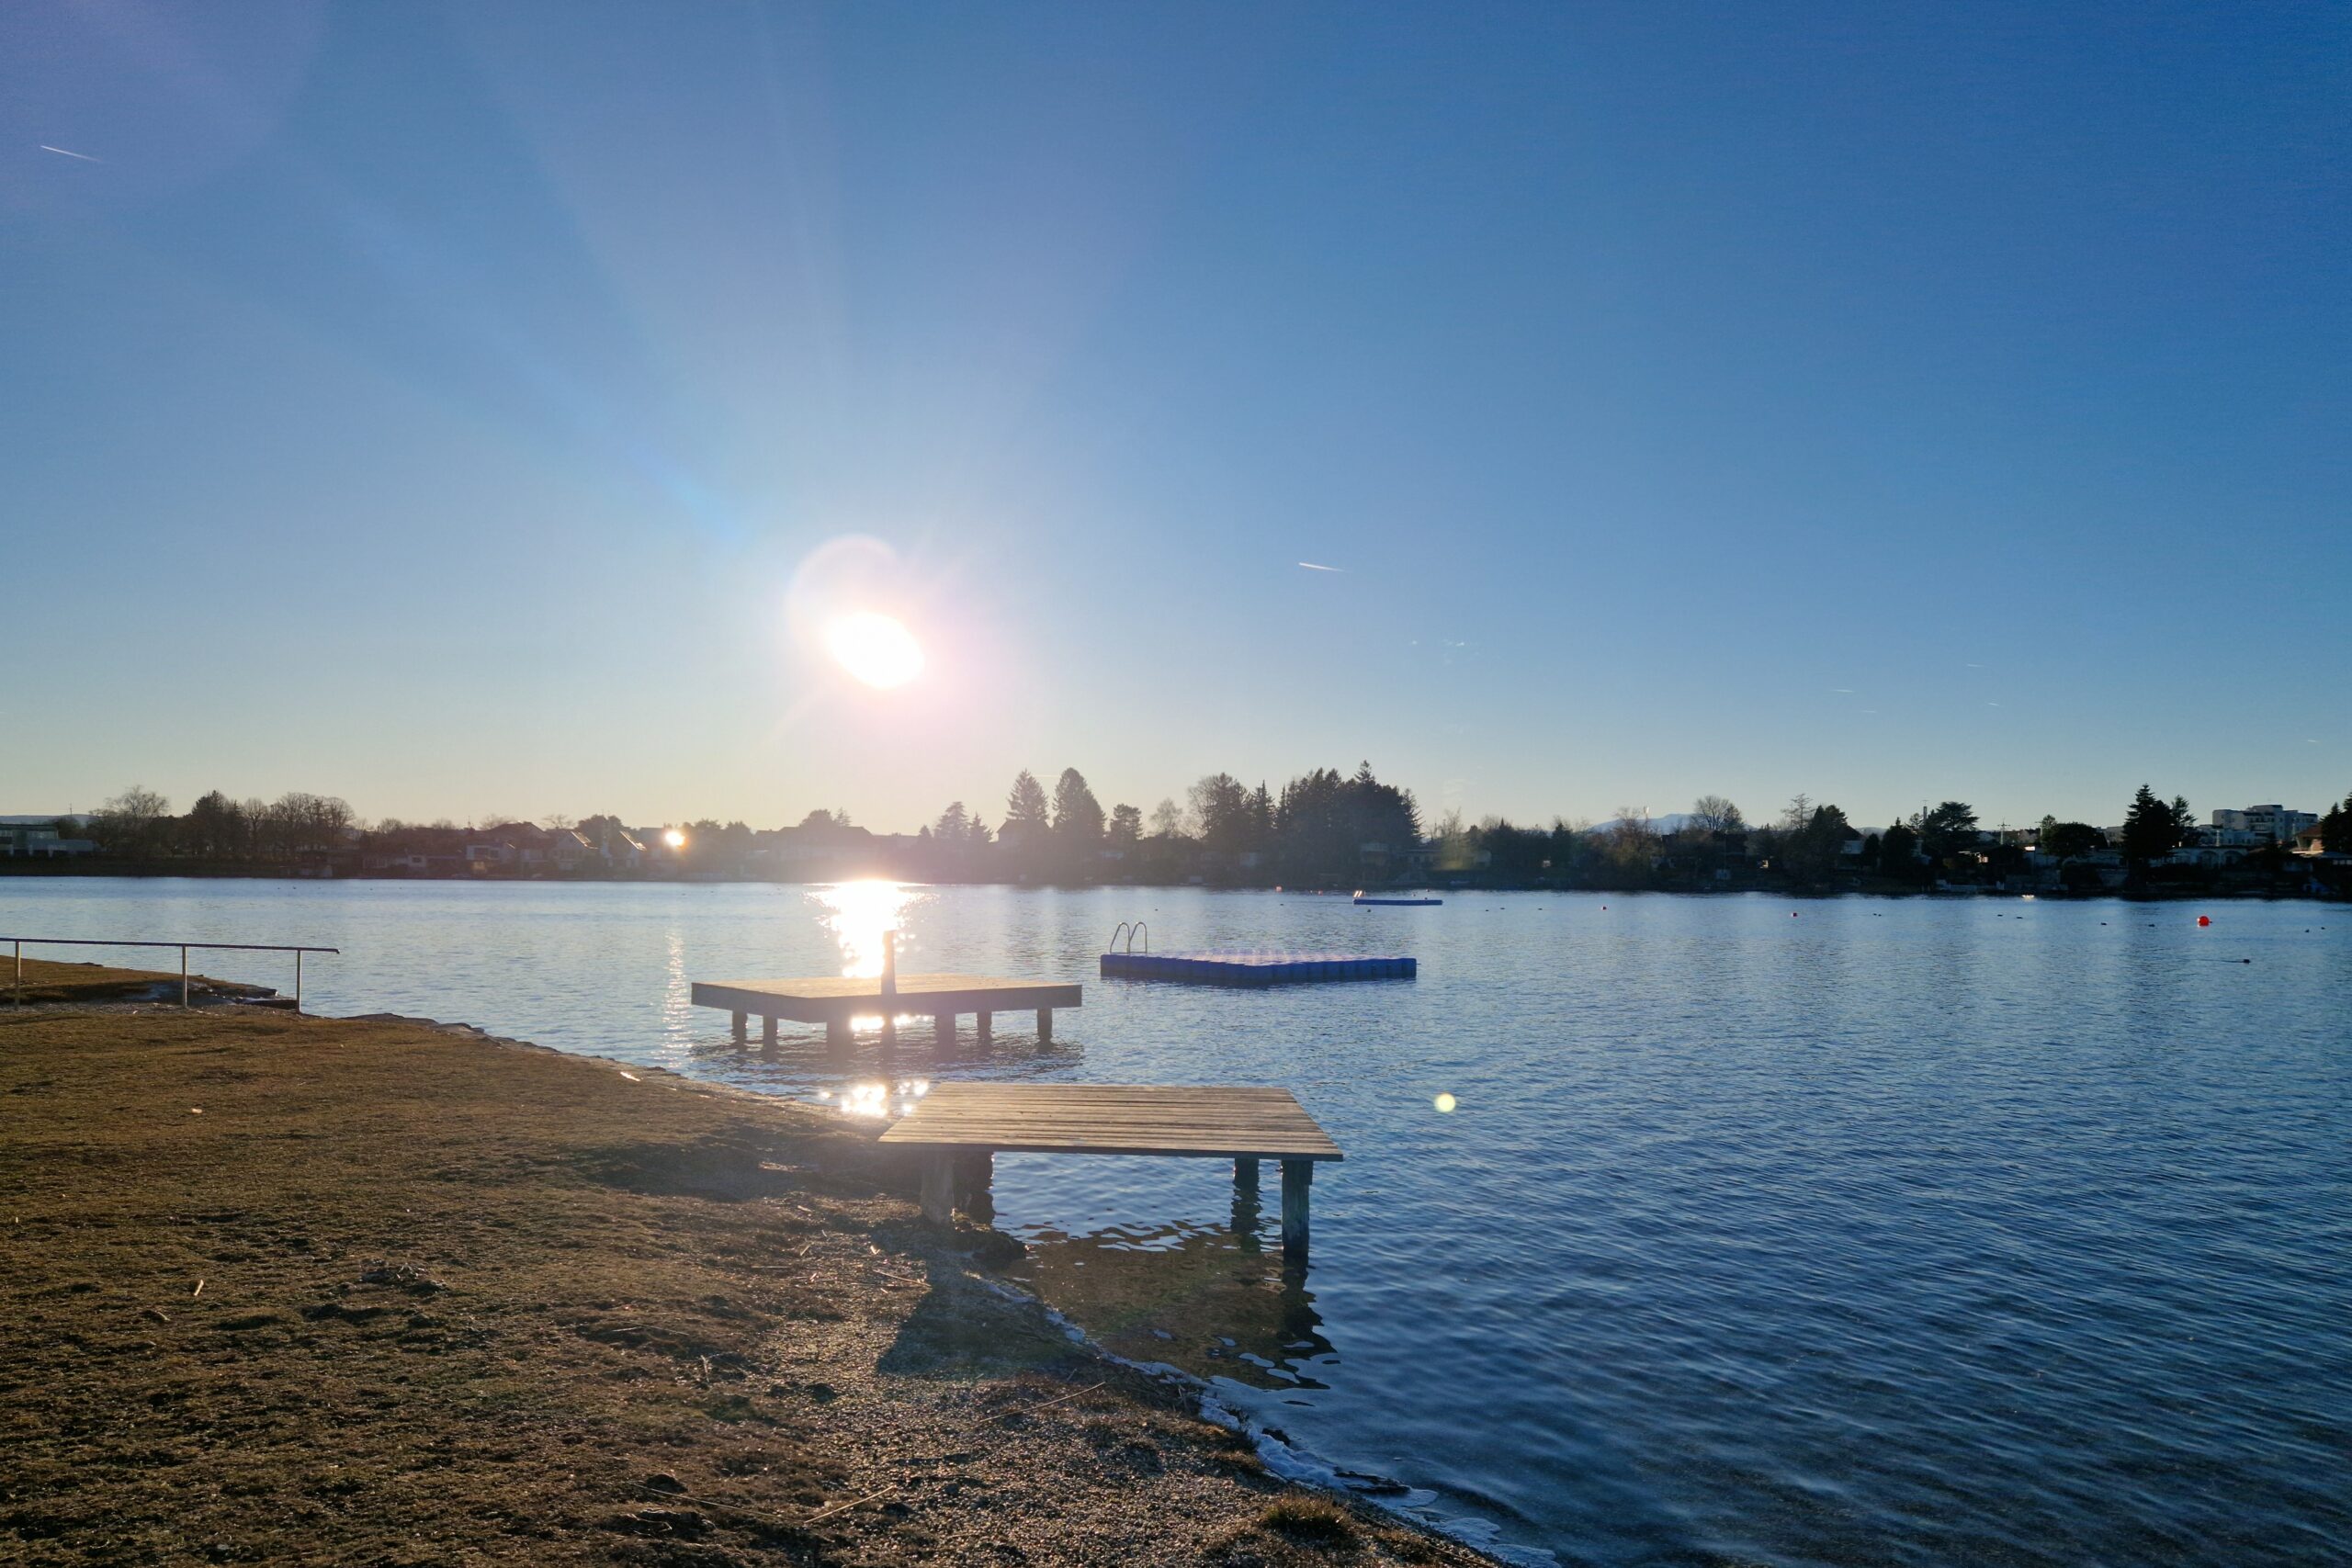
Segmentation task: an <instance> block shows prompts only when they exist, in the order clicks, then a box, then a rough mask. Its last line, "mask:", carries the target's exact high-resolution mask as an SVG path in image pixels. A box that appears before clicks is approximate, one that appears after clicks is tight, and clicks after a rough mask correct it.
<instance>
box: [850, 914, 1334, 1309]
mask: <svg viewBox="0 0 2352 1568" xmlns="http://www.w3.org/2000/svg"><path fill="white" fill-rule="evenodd" d="M1106 956H1116V957H1125V956H1127V955H1126V954H1125V953H1119V954H1106ZM1134 956H1136V958H1141V957H1143V956H1144V954H1142V953H1136V954H1135V955H1134ZM881 1141H882V1142H883V1143H885V1144H891V1145H899V1146H902V1147H905V1146H910V1147H913V1148H916V1149H920V1150H922V1159H923V1165H922V1212H923V1215H924V1217H925V1218H926V1219H929V1220H931V1221H932V1222H933V1223H934V1224H949V1223H951V1221H952V1219H953V1213H954V1211H955V1210H956V1209H958V1208H960V1209H963V1210H964V1211H965V1212H966V1213H973V1214H976V1215H983V1214H985V1213H992V1212H993V1209H994V1204H993V1201H991V1199H990V1198H989V1186H990V1178H991V1176H992V1174H993V1166H994V1161H995V1156H996V1155H997V1154H998V1153H999V1152H1010V1151H1013V1150H1020V1151H1024V1152H1027V1153H1033V1154H1072V1155H1174V1156H1187V1155H1189V1156H1196V1157H1207V1158H1214V1159H1228V1158H1229V1159H1231V1160H1232V1161H1233V1180H1234V1185H1235V1187H1236V1189H1237V1190H1238V1191H1239V1192H1241V1193H1243V1194H1248V1195H1251V1196H1254V1195H1255V1194H1256V1192H1257V1190H1258V1162H1259V1161H1260V1160H1261V1159H1277V1160H1280V1161H1282V1167H1283V1252H1284V1253H1285V1254H1287V1255H1288V1256H1289V1257H1290V1258H1292V1259H1293V1260H1294V1261H1296V1262H1300V1263H1304V1262H1305V1260H1306V1236H1307V1229H1306V1205H1307V1191H1308V1187H1309V1184H1310V1183H1311V1182H1312V1181H1313V1180H1314V1179H1315V1167H1316V1164H1317V1162H1318V1161H1322V1160H1336V1159H1340V1158H1344V1157H1345V1156H1342V1155H1341V1154H1340V1145H1337V1144H1335V1143H1333V1142H1332V1141H1331V1138H1330V1135H1329V1134H1327V1133H1325V1132H1324V1131H1323V1129H1322V1128H1321V1127H1319V1126H1317V1124H1316V1122H1315V1119H1314V1118H1313V1117H1312V1116H1309V1115H1308V1114H1307V1113H1306V1110H1305V1109H1304V1108H1303V1107H1301V1106H1300V1104H1299V1103H1298V1101H1297V1100H1296V1099H1295V1098H1294V1097H1293V1096H1292V1094H1291V1092H1290V1090H1288V1089H1239V1088H1219V1087H1206V1086H1204V1087H1199V1088H1169V1087H1162V1086H1159V1085H1156V1084H990V1083H943V1084H934V1085H933V1086H932V1089H931V1092H930V1093H929V1094H927V1095H925V1096H924V1097H923V1098H922V1100H920V1101H918V1102H917V1104H916V1106H915V1108H914V1110H913V1111H910V1112H908V1113H907V1115H906V1116H904V1117H903V1118H901V1119H900V1120H899V1122H896V1123H894V1124H893V1125H892V1126H891V1127H890V1129H889V1130H888V1132H886V1133H884V1134H882V1139H881ZM958 1189H961V1190H960V1191H959V1190H958Z"/></svg>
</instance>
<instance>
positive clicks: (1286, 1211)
mask: <svg viewBox="0 0 2352 1568" xmlns="http://www.w3.org/2000/svg"><path fill="white" fill-rule="evenodd" d="M1314 1182H1315V1162H1314V1161H1313V1160H1311V1159H1286V1160H1284V1161H1283V1262H1284V1263H1286V1264H1289V1265H1291V1266H1293V1267H1295V1268H1304V1267H1306V1195H1307V1192H1308V1190H1310V1189H1311V1188H1312V1187H1313V1185H1314Z"/></svg>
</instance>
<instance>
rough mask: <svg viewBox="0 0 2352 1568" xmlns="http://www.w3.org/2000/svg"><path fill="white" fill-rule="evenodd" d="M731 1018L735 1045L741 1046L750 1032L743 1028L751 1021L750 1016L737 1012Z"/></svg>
mask: <svg viewBox="0 0 2352 1568" xmlns="http://www.w3.org/2000/svg"><path fill="white" fill-rule="evenodd" d="M732 1016H733V1018H734V1034H735V1043H736V1044H738V1045H741V1043H743V1042H744V1040H745V1039H746V1038H748V1037H749V1031H748V1030H747V1029H746V1028H745V1027H744V1026H745V1025H746V1024H748V1023H749V1022H750V1021H751V1019H752V1015H751V1014H750V1013H747V1012H739V1013H735V1014H733V1015H732Z"/></svg>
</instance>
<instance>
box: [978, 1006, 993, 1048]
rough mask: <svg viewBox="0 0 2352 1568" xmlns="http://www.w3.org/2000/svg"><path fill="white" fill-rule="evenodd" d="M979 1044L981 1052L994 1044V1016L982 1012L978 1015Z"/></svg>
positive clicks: (990, 1013)
mask: <svg viewBox="0 0 2352 1568" xmlns="http://www.w3.org/2000/svg"><path fill="white" fill-rule="evenodd" d="M979 1042H980V1049H981V1050H983V1051H985V1050H987V1049H988V1048H989V1046H990V1045H992V1044H994V1043H996V1014H994V1013H992V1012H984V1013H981V1014H980V1015H979Z"/></svg>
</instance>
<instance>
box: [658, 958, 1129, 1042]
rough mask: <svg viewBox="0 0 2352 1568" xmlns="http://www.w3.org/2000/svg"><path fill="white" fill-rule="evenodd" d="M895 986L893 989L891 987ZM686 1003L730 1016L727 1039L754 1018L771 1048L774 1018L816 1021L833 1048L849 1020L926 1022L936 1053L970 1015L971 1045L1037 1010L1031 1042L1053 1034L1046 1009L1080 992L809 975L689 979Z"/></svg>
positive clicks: (1068, 1004) (1036, 984) (977, 981)
mask: <svg viewBox="0 0 2352 1568" xmlns="http://www.w3.org/2000/svg"><path fill="white" fill-rule="evenodd" d="M893 982H895V984H893ZM692 995H693V1000H694V1005H695V1006H696V1007H703V1008H724V1009H725V1010H728V1011H729V1012H731V1013H733V1014H734V1015H735V1038H736V1039H738V1040H742V1039H745V1038H747V1037H748V1033H749V1023H750V1021H751V1020H752V1019H754V1018H756V1019H758V1020H760V1021H761V1030H760V1037H761V1039H762V1040H763V1041H765V1042H766V1043H769V1044H774V1043H775V1026H776V1021H777V1020H778V1019H789V1020H790V1021H793V1022H795V1023H821V1024H823V1025H824V1026H825V1038H826V1040H827V1042H828V1043H830V1044H831V1045H832V1046H834V1047H835V1048H836V1049H847V1048H848V1046H849V1043H850V1029H849V1025H850V1020H852V1019H854V1018H869V1017H872V1016H874V1015H876V1014H877V1013H878V1014H879V1015H881V1017H882V1020H883V1029H884V1032H885V1034H886V1037H887V1036H888V1034H889V1033H891V1032H893V1030H894V1027H895V1020H896V1019H897V1018H898V1017H899V1015H900V1014H902V1013H913V1014H916V1015H918V1016H921V1017H927V1018H929V1019H930V1020H931V1021H932V1023H933V1028H934V1029H935V1030H936V1031H937V1037H938V1043H939V1047H940V1049H941V1050H943V1051H945V1050H950V1049H953V1047H954V1045H955V1043H956V1019H957V1017H958V1016H960V1015H962V1014H964V1013H971V1014H973V1015H974V1016H975V1017H976V1019H977V1020H978V1024H979V1042H980V1043H981V1044H982V1045H986V1044H988V1043H989V1041H990V1039H991V1038H992V1035H993V1032H994V1028H995V1017H994V1015H995V1014H997V1013H1001V1012H1027V1011H1029V1010H1031V1009H1033V1008H1034V1009H1035V1010H1036V1013H1037V1038H1038V1039H1039V1040H1041V1041H1050V1040H1051V1039H1053V1037H1054V1010H1055V1009H1057V1008H1074V1007H1077V1006H1079V1005H1080V999H1081V996H1082V992H1081V989H1080V987H1078V986H1075V985H1064V984H1060V983H1058V982H1056V981H1051V980H996V979H990V978H989V977H988V976H984V975H898V976H879V977H877V976H838V975H828V976H813V977H810V978H807V979H799V980H696V981H695V983H694V989H693V993H692Z"/></svg>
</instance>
